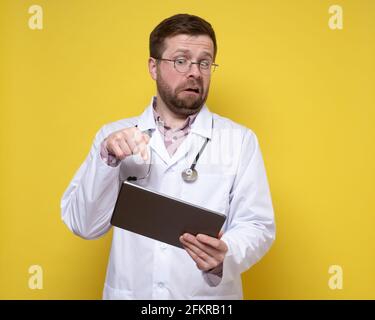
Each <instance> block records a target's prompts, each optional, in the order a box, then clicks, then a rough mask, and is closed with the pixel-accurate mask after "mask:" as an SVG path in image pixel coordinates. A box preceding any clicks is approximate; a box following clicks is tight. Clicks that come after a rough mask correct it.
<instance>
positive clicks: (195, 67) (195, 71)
mask: <svg viewBox="0 0 375 320" xmlns="http://www.w3.org/2000/svg"><path fill="white" fill-rule="evenodd" d="M186 76H187V77H190V76H193V77H194V78H200V77H202V72H201V70H200V68H199V64H198V63H192V64H191V66H190V70H189V71H188V73H187V74H186Z"/></svg>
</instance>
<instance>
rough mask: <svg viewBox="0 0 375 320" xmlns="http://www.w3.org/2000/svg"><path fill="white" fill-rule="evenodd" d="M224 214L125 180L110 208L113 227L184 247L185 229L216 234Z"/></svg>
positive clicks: (222, 221) (195, 233)
mask: <svg viewBox="0 0 375 320" xmlns="http://www.w3.org/2000/svg"><path fill="white" fill-rule="evenodd" d="M224 221H225V215H223V214H221V213H217V212H214V211H211V210H208V209H205V208H202V207H199V206H196V205H192V204H189V203H187V202H184V201H181V200H178V199H175V198H172V197H169V196H166V195H163V194H160V193H157V192H154V191H150V190H147V189H145V188H143V187H139V186H137V185H134V184H132V183H129V182H127V181H125V182H124V183H123V184H122V186H121V189H120V192H119V195H118V198H117V202H116V205H115V208H114V211H113V215H112V219H111V224H112V225H113V226H116V227H119V228H122V229H125V230H128V231H131V232H135V233H137V234H140V235H143V236H146V237H149V238H152V239H155V240H158V241H162V242H165V243H168V244H170V245H173V246H176V247H179V248H183V246H182V244H181V242H180V241H179V237H180V236H181V235H182V234H184V233H185V232H187V233H191V234H193V235H197V234H198V233H202V234H206V235H209V236H212V237H216V238H217V236H218V234H219V231H220V229H221V227H222V225H223V223H224Z"/></svg>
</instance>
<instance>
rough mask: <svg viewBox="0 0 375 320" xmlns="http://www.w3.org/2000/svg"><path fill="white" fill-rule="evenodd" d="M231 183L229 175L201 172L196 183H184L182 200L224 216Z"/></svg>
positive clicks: (231, 179) (226, 211)
mask: <svg viewBox="0 0 375 320" xmlns="http://www.w3.org/2000/svg"><path fill="white" fill-rule="evenodd" d="M232 181H233V177H232V176H231V175H223V174H220V173H219V172H218V173H205V172H202V173H200V175H199V177H198V179H197V181H195V182H193V183H186V182H185V183H184V186H183V192H182V197H183V200H185V201H188V202H191V203H193V204H196V205H199V206H202V207H204V208H207V209H209V210H213V211H216V212H219V213H221V214H225V215H226V214H227V213H228V209H229V193H230V189H231V186H232Z"/></svg>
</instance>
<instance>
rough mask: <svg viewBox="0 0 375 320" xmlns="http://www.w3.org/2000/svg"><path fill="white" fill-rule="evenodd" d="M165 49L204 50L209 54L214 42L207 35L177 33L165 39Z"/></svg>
mask: <svg viewBox="0 0 375 320" xmlns="http://www.w3.org/2000/svg"><path fill="white" fill-rule="evenodd" d="M165 45H166V46H165V49H166V51H167V50H168V51H169V52H175V51H178V50H181V51H193V50H194V51H195V50H199V51H204V52H207V53H209V54H211V55H213V53H214V44H213V41H212V40H211V38H210V37H209V36H207V35H197V36H192V35H186V34H179V35H176V36H173V37H169V38H166V39H165Z"/></svg>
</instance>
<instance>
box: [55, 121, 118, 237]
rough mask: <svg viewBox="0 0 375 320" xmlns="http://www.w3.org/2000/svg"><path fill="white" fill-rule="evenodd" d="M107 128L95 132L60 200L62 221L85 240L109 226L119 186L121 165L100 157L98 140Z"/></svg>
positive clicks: (104, 230)
mask: <svg viewBox="0 0 375 320" xmlns="http://www.w3.org/2000/svg"><path fill="white" fill-rule="evenodd" d="M106 131H107V130H106V129H105V127H103V128H102V129H101V130H100V131H99V132H98V133H97V135H96V137H95V140H94V143H93V146H92V148H91V150H90V153H89V155H88V156H87V158H86V160H85V161H84V163H83V164H82V165H81V167H80V168H79V169H78V171H77V172H76V174H75V175H74V177H73V180H72V181H71V183H70V185H69V186H68V188H67V190H66V191H65V193H64V195H63V197H62V200H61V215H62V220H63V221H64V222H65V224H66V225H67V226H68V228H69V229H70V230H71V231H72V232H73V233H74V234H76V235H78V236H80V237H82V238H85V239H96V238H98V237H100V236H102V235H103V234H105V233H106V232H107V231H108V230H109V229H110V227H111V225H110V219H111V215H112V212H113V208H114V205H115V202H116V198H117V195H118V192H119V187H120V184H119V170H120V166H117V167H111V166H108V165H107V164H105V162H104V161H103V160H102V158H101V156H100V145H101V142H102V141H103V140H104V139H105V138H106V137H107V135H108V134H109V133H110V132H106Z"/></svg>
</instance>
